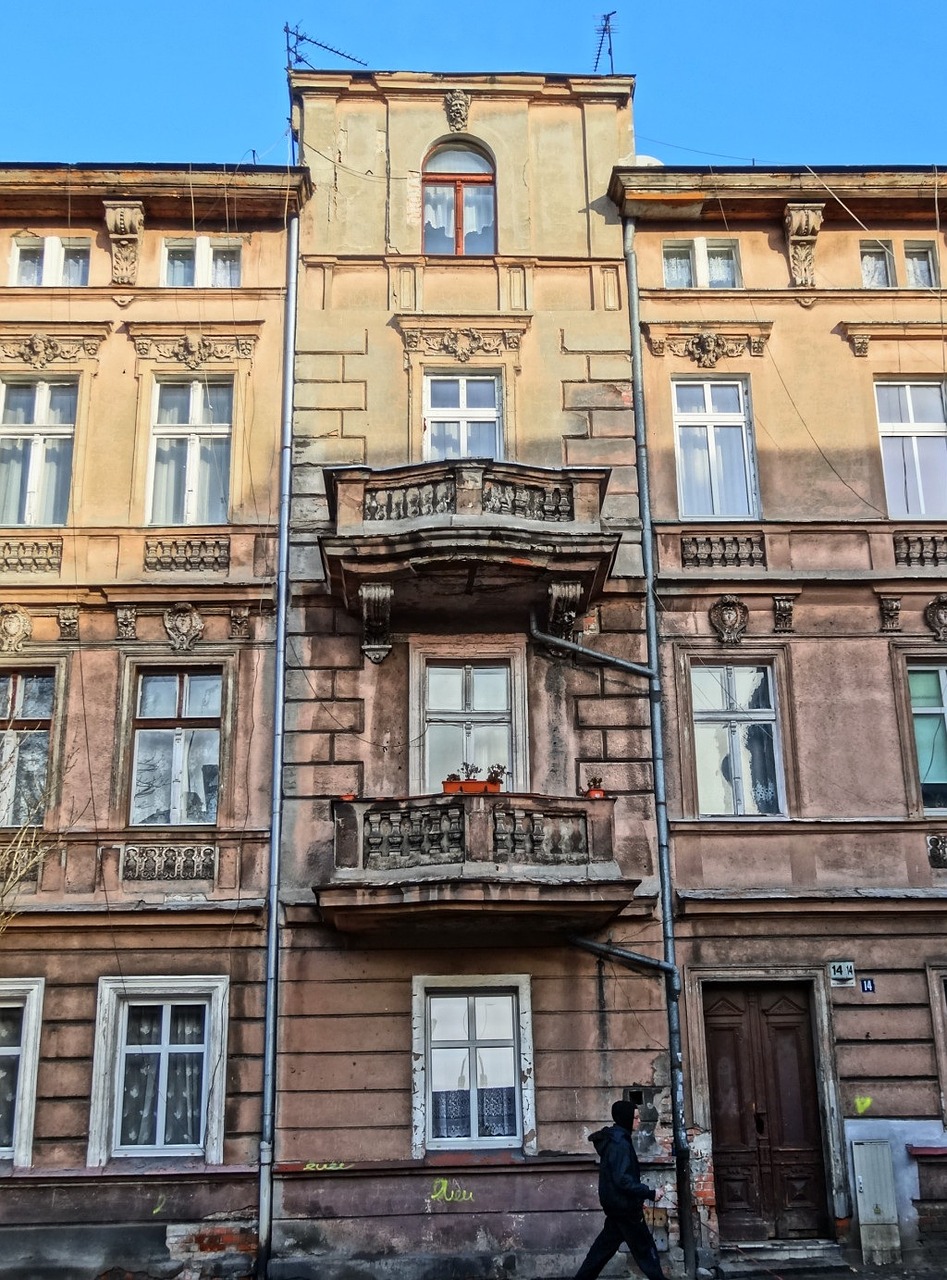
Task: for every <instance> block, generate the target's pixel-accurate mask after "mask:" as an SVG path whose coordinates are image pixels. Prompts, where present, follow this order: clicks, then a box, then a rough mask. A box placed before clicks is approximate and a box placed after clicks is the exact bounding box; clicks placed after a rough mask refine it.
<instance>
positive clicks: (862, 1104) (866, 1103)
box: [855, 1098, 872, 1116]
mask: <svg viewBox="0 0 947 1280" xmlns="http://www.w3.org/2000/svg"><path fill="white" fill-rule="evenodd" d="M871 1103H872V1099H871V1098H856V1099H855V1110H856V1111H857V1112H858V1114H859V1115H860V1116H863V1115H864V1114H865V1112H866V1111H867V1110H868V1108H869V1107H870V1106H871Z"/></svg>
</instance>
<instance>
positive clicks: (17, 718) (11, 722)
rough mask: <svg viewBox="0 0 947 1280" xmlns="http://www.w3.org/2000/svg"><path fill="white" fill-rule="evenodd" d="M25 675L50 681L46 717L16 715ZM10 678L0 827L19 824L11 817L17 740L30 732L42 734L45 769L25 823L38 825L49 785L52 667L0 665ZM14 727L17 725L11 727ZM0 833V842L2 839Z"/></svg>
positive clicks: (0, 739)
mask: <svg viewBox="0 0 947 1280" xmlns="http://www.w3.org/2000/svg"><path fill="white" fill-rule="evenodd" d="M29 676H48V677H49V679H50V681H51V682H52V686H53V688H52V705H51V706H50V709H49V716H48V717H43V716H23V715H17V714H16V711H17V705H16V700H17V698H18V697H19V696H20V693H21V691H22V681H23V678H24V677H29ZM4 678H5V679H9V680H11V681H13V682H14V683H13V705H12V706H11V710H10V715H9V716H7V717H5V718H0V828H9V827H17V828H19V826H20V821H19V820H17V819H15V818H14V810H15V806H16V798H17V797H16V783H17V770H18V756H19V750H20V743H21V741H22V740H23V738H25V737H27V736H30V735H31V734H33V733H45V734H46V770H45V773H44V776H43V802H42V808H41V809H39V810H38V811H36V812H34V813H33V814H32V815H31V816H30V819H29V820H28V822H27V825H28V826H31V827H38V828H42V826H43V823H44V821H45V818H46V810H47V808H48V798H49V785H50V761H51V756H52V749H53V718H54V715H55V711H56V672H55V670H54V669H53V668H52V667H3V668H0V679H4ZM30 724H38V725H40V727H39V728H36V729H29V728H27V727H26V726H27V725H30ZM14 726H17V727H14ZM2 838H3V837H2V836H0V841H2Z"/></svg>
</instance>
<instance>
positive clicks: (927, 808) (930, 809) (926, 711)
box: [906, 659, 947, 816]
mask: <svg viewBox="0 0 947 1280" xmlns="http://www.w3.org/2000/svg"><path fill="white" fill-rule="evenodd" d="M913 671H934V672H936V673H937V676H938V679H939V683H940V706H939V707H915V705H914V699H913V698H912V697H911V680H910V677H911V673H912V672H913ZM906 688H907V695H908V706H909V709H910V713H911V747H912V755H913V759H914V769H915V773H916V776H917V794H918V797H919V799H920V802H921V808H922V809H923V811H924V813H925V814H932V815H935V816H936V815H940V814H944V813H947V805H941V806H933V805H927V804H925V803H924V778H923V775H922V772H921V761H920V758H919V756H918V750H917V735H916V732H915V728H914V725H915V719H916V717H917V716H922V717H928V718H930V719H939V720H940V722H941V724H942V726H943V728H944V732H945V733H947V663H944V662H924V661H918V660H916V659H910V660H909V661H908V664H907V681H906ZM945 787H947V784H945Z"/></svg>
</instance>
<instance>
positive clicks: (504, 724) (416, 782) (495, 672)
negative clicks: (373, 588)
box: [409, 636, 529, 795]
mask: <svg viewBox="0 0 947 1280" xmlns="http://www.w3.org/2000/svg"><path fill="white" fill-rule="evenodd" d="M458 648H459V645H458V642H457V638H456V637H444V638H441V637H433V636H421V637H418V638H417V639H415V640H413V641H412V643H411V652H410V663H411V691H412V696H411V700H410V724H409V731H410V740H411V749H410V758H409V766H410V779H409V787H410V791H411V794H412V795H430V794H431V793H435V792H439V791H440V790H441V783H442V782H443V780H444V779H445V778H446V776H447V774H448V773H458V772H460V766H461V764H463V763H464V761H466V762H467V763H468V764H475V765H477V766H479V768H480V774H479V776H480V778H481V779H482V778H484V777H485V776H486V773H487V770H488V769H489V767H490V766H491V765H493V764H502V765H503V766H504V767H505V768H506V769H508V770H509V773H508V774H507V777H506V780H505V782H504V788H505V789H506V790H509V791H513V792H517V791H520V792H522V791H527V790H528V789H529V783H528V778H529V768H528V761H529V752H528V745H527V731H526V644H525V640H523V639H522V638H521V637H515V638H514V637H509V636H477V637H476V643H475V644H474V643H473V642H471V646H470V656H469V657H463V656H461V655H459V654H458Z"/></svg>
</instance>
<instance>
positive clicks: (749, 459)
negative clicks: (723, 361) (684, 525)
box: [671, 377, 760, 521]
mask: <svg viewBox="0 0 947 1280" xmlns="http://www.w3.org/2000/svg"><path fill="white" fill-rule="evenodd" d="M714 383H717V384H726V385H728V386H735V387H737V388H738V390H739V394H740V404H741V405H742V411H741V412H740V413H733V414H726V413H714V412H713V410H712V409H707V410H706V411H705V412H704V413H702V414H701V413H679V412H678V408H677V388H678V387H679V386H682V385H684V384H687V385H688V386H700V387H703V388H704V403H705V405H706V403H707V401H708V400H709V395H708V392H707V388H708V387H709V386H711V385H712V384H714ZM671 413H672V415H673V419H674V463H675V472H676V476H677V509H678V512H679V513H680V518H681V520H700V521H704V520H706V521H710V520H724V521H735V520H758V519H759V518H760V490H759V480H758V476H757V470H756V442H755V436H754V432H753V415H752V406H751V404H750V388H749V383H748V381H747V380H746V379H745V378H739V377H737V378H672V379H671ZM682 427H704V428H705V429H706V431H707V437H706V438H707V452H708V465H709V468H710V489H711V502H712V505H713V507H714V510H713V511H710V512H707V511H687V510H686V509H685V501H684V472H683V453H682V450H681V440H680V431H681V428H682ZM714 427H740V428H741V431H742V434H743V472H744V478H745V480H746V487H747V496H748V506H749V511H747V512H745V513H743V512H741V513H739V514H736V515H735V514H733V513H731V512H727V511H720V510H717V509H716V508H717V507H718V506H719V503H720V499H719V497H718V494H717V486H718V474H717V468H716V454H717V447H716V436H715V433H714V430H713V428H714Z"/></svg>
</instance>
